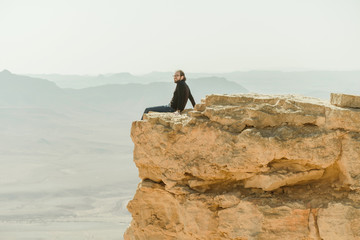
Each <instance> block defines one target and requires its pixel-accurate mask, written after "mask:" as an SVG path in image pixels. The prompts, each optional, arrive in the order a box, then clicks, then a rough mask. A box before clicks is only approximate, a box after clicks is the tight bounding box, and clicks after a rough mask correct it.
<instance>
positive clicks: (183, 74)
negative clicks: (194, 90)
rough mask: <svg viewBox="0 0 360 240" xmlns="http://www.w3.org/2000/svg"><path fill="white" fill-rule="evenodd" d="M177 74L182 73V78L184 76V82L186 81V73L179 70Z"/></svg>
mask: <svg viewBox="0 0 360 240" xmlns="http://www.w3.org/2000/svg"><path fill="white" fill-rule="evenodd" d="M176 72H178V73H180V76H184V81H186V77H185V73H184V71H183V70H177V71H176Z"/></svg>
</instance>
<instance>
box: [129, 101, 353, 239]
mask: <svg viewBox="0 0 360 240" xmlns="http://www.w3.org/2000/svg"><path fill="white" fill-rule="evenodd" d="M358 119H360V111H359V110H357V109H351V108H341V107H338V106H334V105H331V104H330V103H329V102H324V101H320V100H319V99H315V98H308V97H302V96H296V95H259V94H239V95H210V96H207V97H206V99H204V100H202V102H201V103H200V104H197V105H196V107H195V109H194V110H193V111H189V112H188V113H187V114H184V115H181V116H174V115H173V114H171V113H150V114H148V115H147V116H146V119H145V120H144V121H136V122H133V125H132V130H131V137H132V139H133V142H134V144H135V148H134V161H135V163H136V165H137V167H138V168H139V175H140V178H141V179H142V182H141V183H140V184H139V187H138V189H137V192H136V194H135V196H134V199H133V200H132V201H130V203H129V205H128V209H129V211H130V212H131V213H132V216H133V221H132V223H131V226H130V227H129V228H128V230H127V231H126V233H125V235H124V237H125V239H234V240H235V239H237V240H239V239H279V237H280V236H281V238H285V239H360V210H359V207H360V201H359V200H360V194H359V189H360V121H359V120H358Z"/></svg>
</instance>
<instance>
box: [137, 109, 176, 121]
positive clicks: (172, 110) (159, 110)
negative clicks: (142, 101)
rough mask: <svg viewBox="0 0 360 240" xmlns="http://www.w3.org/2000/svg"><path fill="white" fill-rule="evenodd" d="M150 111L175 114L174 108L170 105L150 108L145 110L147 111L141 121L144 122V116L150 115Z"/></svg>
mask: <svg viewBox="0 0 360 240" xmlns="http://www.w3.org/2000/svg"><path fill="white" fill-rule="evenodd" d="M150 111H151V112H175V110H174V109H173V108H172V107H170V106H169V105H164V106H156V107H149V108H146V109H145V111H144V113H143V115H142V117H141V120H143V117H144V114H145V113H148V112H150Z"/></svg>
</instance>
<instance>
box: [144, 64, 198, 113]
mask: <svg viewBox="0 0 360 240" xmlns="http://www.w3.org/2000/svg"><path fill="white" fill-rule="evenodd" d="M185 81H186V77H185V73H184V72H183V71H182V70H178V71H176V72H175V74H174V83H176V88H175V91H174V95H173V97H172V99H171V102H170V104H168V105H165V106H156V107H149V108H146V109H145V111H144V114H145V113H148V112H150V111H152V112H175V114H180V112H181V111H182V110H184V108H185V106H186V103H187V101H188V99H190V101H191V104H192V105H193V107H194V106H195V100H194V98H193V96H192V95H191V92H190V88H189V86H188V85H187V84H186V83H185ZM144 114H143V116H144ZM143 116H142V117H141V120H143Z"/></svg>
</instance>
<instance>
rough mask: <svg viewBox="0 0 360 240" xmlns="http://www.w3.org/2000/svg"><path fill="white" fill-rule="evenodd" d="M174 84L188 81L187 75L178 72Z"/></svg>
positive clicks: (180, 71)
mask: <svg viewBox="0 0 360 240" xmlns="http://www.w3.org/2000/svg"><path fill="white" fill-rule="evenodd" d="M173 77H174V83H177V82H179V81H182V80H184V81H186V77H185V73H184V72H183V71H182V70H177V71H176V72H175V74H174V76H173Z"/></svg>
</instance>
